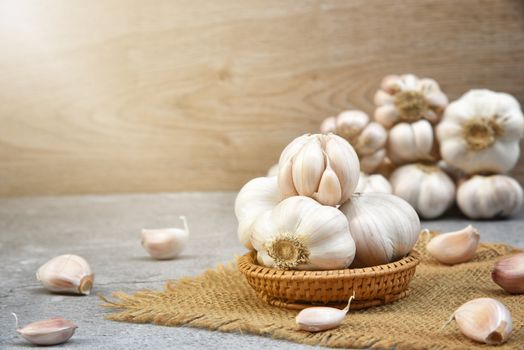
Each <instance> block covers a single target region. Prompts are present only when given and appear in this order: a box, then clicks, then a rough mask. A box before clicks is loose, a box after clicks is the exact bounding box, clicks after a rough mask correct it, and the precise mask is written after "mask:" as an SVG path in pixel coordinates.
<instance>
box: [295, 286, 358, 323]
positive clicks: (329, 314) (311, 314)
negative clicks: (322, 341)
mask: <svg viewBox="0 0 524 350" xmlns="http://www.w3.org/2000/svg"><path fill="white" fill-rule="evenodd" d="M354 297H355V294H353V296H351V297H350V298H349V301H348V305H347V306H346V307H345V308H344V309H342V310H340V309H336V308H334V307H325V306H315V307H308V308H307V309H304V310H302V311H300V312H299V313H298V315H297V317H296V318H295V321H296V322H297V325H298V329H301V330H304V331H308V332H320V331H325V330H328V329H333V328H336V327H338V326H340V324H341V323H342V321H343V320H344V318H345V317H346V314H347V313H348V311H349V307H350V305H351V300H353V298H354Z"/></svg>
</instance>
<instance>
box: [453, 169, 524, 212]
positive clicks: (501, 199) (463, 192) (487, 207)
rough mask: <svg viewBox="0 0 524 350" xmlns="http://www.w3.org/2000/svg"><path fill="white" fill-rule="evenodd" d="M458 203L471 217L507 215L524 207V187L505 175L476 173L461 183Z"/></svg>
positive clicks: (458, 191)
mask: <svg viewBox="0 0 524 350" xmlns="http://www.w3.org/2000/svg"><path fill="white" fill-rule="evenodd" d="M457 204H458V206H459V208H460V210H461V211H462V212H463V213H464V214H465V215H466V216H468V217H469V218H471V219H490V218H496V217H506V216H511V215H513V214H515V213H517V212H518V211H519V210H520V208H521V207H522V187H521V186H520V185H519V183H518V182H517V181H515V180H514V179H512V178H511V177H509V176H505V175H491V176H482V175H475V176H473V177H472V178H470V179H469V180H466V181H464V182H463V183H462V184H460V185H459V187H458V190H457Z"/></svg>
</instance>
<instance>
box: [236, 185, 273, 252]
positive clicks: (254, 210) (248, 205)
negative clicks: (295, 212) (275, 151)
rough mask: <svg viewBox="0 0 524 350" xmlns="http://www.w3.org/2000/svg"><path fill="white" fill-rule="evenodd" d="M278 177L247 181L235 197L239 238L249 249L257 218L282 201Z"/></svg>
mask: <svg viewBox="0 0 524 350" xmlns="http://www.w3.org/2000/svg"><path fill="white" fill-rule="evenodd" d="M280 197H281V196H280V192H279V190H278V184H277V177H276V176H271V177H257V178H255V179H253V180H251V181H249V182H248V183H246V184H245V185H244V186H243V187H242V189H241V190H240V192H238V195H237V198H236V199H235V215H236V217H237V220H238V230H237V234H238V239H239V241H240V243H242V244H243V245H244V246H245V247H246V248H247V249H253V246H252V245H251V232H252V230H253V229H252V226H253V223H254V222H255V220H256V219H257V218H258V217H259V216H260V214H262V213H263V212H265V211H268V210H271V209H273V207H275V205H277V203H278V202H280Z"/></svg>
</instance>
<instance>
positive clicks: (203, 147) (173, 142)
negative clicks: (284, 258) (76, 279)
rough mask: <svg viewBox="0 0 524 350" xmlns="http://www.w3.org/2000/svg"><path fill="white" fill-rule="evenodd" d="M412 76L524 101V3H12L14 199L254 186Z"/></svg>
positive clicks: (1, 40)
mask: <svg viewBox="0 0 524 350" xmlns="http://www.w3.org/2000/svg"><path fill="white" fill-rule="evenodd" d="M405 72H414V73H416V74H419V75H422V76H429V77H433V78H435V79H437V80H438V81H440V82H441V85H442V87H443V89H444V90H445V91H446V92H447V93H448V94H449V96H450V97H451V98H457V97H458V96H460V95H461V94H462V93H463V92H465V91H466V90H467V89H469V88H474V87H476V88H478V87H487V88H491V89H494V90H501V91H506V92H509V93H512V94H514V95H515V96H516V97H517V98H519V100H520V101H521V103H522V102H524V2H522V1H519V0H500V1H498V0H491V1H488V0H462V1H454V0H427V1H419V0H409V1H389V0H348V1H337V0H333V1H320V0H301V1H296V0H265V1H258V0H242V1H239V0H220V1H204V0H202V1H200V0H198V1H197V0H188V1H172V0H154V1H143V2H140V1H128V0H106V1H88V0H79V1H69V0H46V1H38V0H34V1H22V0H12V1H6V0H1V1H0V195H3V196H14V195H41V194H69V193H107V192H146V191H190V190H230V189H238V188H239V187H240V186H241V185H242V184H243V183H244V182H246V181H247V180H248V179H250V178H252V177H254V176H257V175H261V174H263V173H264V172H265V171H266V169H267V168H268V167H269V166H270V165H271V164H272V163H274V162H275V161H276V160H277V158H278V155H279V153H280V150H281V149H282V147H283V146H284V145H285V144H287V143H288V142H289V141H290V140H291V139H292V138H293V137H295V136H298V135H299V134H302V133H304V132H312V131H315V130H317V128H318V125H319V123H320V121H321V120H322V119H323V118H324V117H326V116H329V115H331V114H334V113H337V111H340V110H343V109H346V108H349V107H354V108H360V109H364V110H366V111H369V112H371V111H372V108H373V106H372V102H371V101H372V97H373V94H374V91H375V89H376V88H377V85H378V84H379V82H380V79H381V77H382V76H384V75H385V74H388V73H405ZM516 174H517V176H518V177H519V179H520V180H521V181H522V180H523V179H524V166H522V164H521V165H520V168H519V170H517V171H516Z"/></svg>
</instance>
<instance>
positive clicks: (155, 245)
mask: <svg viewBox="0 0 524 350" xmlns="http://www.w3.org/2000/svg"><path fill="white" fill-rule="evenodd" d="M180 219H181V220H182V222H183V223H184V228H183V229H179V228H163V229H143V230H142V246H143V247H144V248H145V250H147V252H148V253H149V255H151V256H152V257H153V258H155V259H158V260H165V259H173V258H175V257H176V256H178V255H179V254H180V253H181V252H182V250H184V248H185V247H186V244H187V241H188V240H189V227H188V225H187V220H186V217H185V216H181V217H180Z"/></svg>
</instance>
